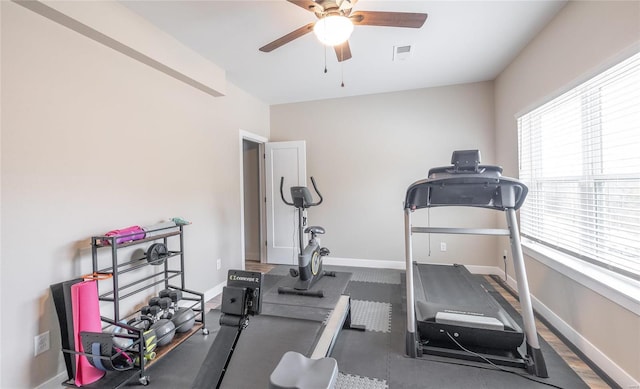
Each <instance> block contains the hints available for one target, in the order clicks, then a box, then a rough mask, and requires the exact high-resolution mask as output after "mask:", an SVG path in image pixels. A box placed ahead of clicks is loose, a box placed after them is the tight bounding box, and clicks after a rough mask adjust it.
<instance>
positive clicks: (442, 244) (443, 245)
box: [440, 242, 447, 251]
mask: <svg viewBox="0 0 640 389" xmlns="http://www.w3.org/2000/svg"><path fill="white" fill-rule="evenodd" d="M440 251H447V242H440Z"/></svg>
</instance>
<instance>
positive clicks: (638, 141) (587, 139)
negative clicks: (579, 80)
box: [518, 53, 640, 280]
mask: <svg viewBox="0 0 640 389" xmlns="http://www.w3.org/2000/svg"><path fill="white" fill-rule="evenodd" d="M518 137H519V138H518V139H519V145H518V146H519V147H518V148H519V157H520V179H521V180H522V181H523V182H524V183H525V184H526V185H527V186H528V187H529V195H528V197H527V201H526V202H525V204H524V205H523V207H522V208H521V211H520V220H521V231H522V235H523V236H525V237H527V238H529V239H531V240H534V241H537V242H539V243H542V244H544V245H547V246H550V247H553V248H555V249H557V250H560V251H563V252H565V253H568V254H571V255H573V256H575V257H578V258H580V259H583V260H586V261H589V262H592V263H595V264H597V265H600V266H603V267H605V268H607V269H610V270H613V271H616V272H618V273H622V274H624V275H626V276H629V277H632V278H634V279H638V280H640V53H638V54H636V55H634V56H633V57H631V58H629V59H627V60H625V61H623V62H622V63H619V64H618V65H616V66H614V67H612V68H610V69H609V70H606V71H605V72H603V73H601V74H599V75H598V76H596V77H594V78H592V79H591V80H589V81H587V82H585V83H583V84H581V85H579V86H578V87H576V88H574V89H572V90H570V91H568V92H566V93H565V94H563V95H561V96H560V97H558V98H556V99H554V100H553V101H550V102H548V103H546V104H544V105H543V106H541V107H539V108H537V109H535V110H533V111H531V112H529V113H527V114H525V115H523V116H521V117H519V118H518Z"/></svg>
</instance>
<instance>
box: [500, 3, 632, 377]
mask: <svg viewBox="0 0 640 389" xmlns="http://www.w3.org/2000/svg"><path fill="white" fill-rule="evenodd" d="M639 47H640V3H639V2H637V1H625V2H613V1H592V2H582V1H576V2H569V3H568V5H567V6H566V7H565V8H564V9H563V10H562V11H560V13H559V14H558V15H557V17H556V18H555V19H554V20H553V21H552V22H551V23H550V24H549V25H548V26H547V27H546V28H545V29H544V30H543V31H542V32H541V33H540V34H539V35H538V36H537V37H536V38H535V39H534V40H533V41H532V42H531V43H530V44H529V45H528V47H527V48H526V49H525V50H523V51H522V52H521V53H520V54H519V55H518V57H517V58H516V59H515V60H514V61H513V63H512V64H511V65H510V66H508V67H507V68H506V69H505V70H504V71H503V72H502V74H501V75H500V76H499V77H498V78H497V80H496V82H495V101H496V102H495V109H496V152H497V159H498V160H499V161H501V162H502V163H504V165H505V171H506V172H508V173H510V174H517V171H518V154H517V152H518V149H517V147H518V146H517V125H516V119H515V117H516V115H517V114H518V113H524V112H526V110H528V109H532V108H534V107H535V106H536V105H539V104H542V103H544V102H546V101H548V99H550V98H552V97H554V96H557V95H559V94H560V93H561V92H563V91H566V90H567V89H569V88H571V87H573V86H576V85H577V84H579V83H580V82H581V81H585V80H586V79H587V78H588V77H589V76H593V75H594V74H596V73H597V72H598V71H601V70H603V69H604V68H606V67H608V66H611V65H613V64H614V63H616V62H617V61H619V60H621V59H623V58H624V57H625V56H628V55H630V54H631V53H633V52H636V51H637V50H638V48H639ZM527 268H528V270H529V278H530V286H531V292H532V293H533V294H534V295H535V296H536V297H537V298H538V299H539V300H540V301H541V302H542V303H543V304H544V305H546V306H547V307H548V308H550V309H551V310H552V311H553V312H554V313H555V314H556V315H558V316H559V318H560V319H561V320H563V321H564V322H566V324H568V325H569V326H570V327H571V328H573V329H574V330H576V331H577V332H578V333H579V334H580V335H582V336H583V337H584V338H585V339H586V340H587V341H588V342H590V343H591V344H592V345H593V346H594V347H595V348H597V349H598V350H600V351H601V352H602V353H604V354H605V356H606V357H607V358H609V359H610V361H611V362H613V364H617V365H618V366H619V367H621V368H622V369H623V370H625V371H626V372H627V373H628V374H629V375H631V376H632V377H633V378H634V379H635V380H636V381H640V351H638V345H640V317H638V315H637V314H634V313H632V312H630V311H628V310H626V309H624V308H623V307H621V306H619V305H616V304H615V303H613V302H611V301H610V300H607V299H606V298H603V297H602V296H601V295H598V294H596V293H595V292H593V291H592V290H590V289H587V288H585V287H584V286H582V285H580V284H578V283H576V282H575V281H573V280H572V279H570V278H568V277H566V276H563V275H561V274H559V273H558V272H556V271H554V270H552V269H550V268H548V267H546V266H544V265H542V264H541V263H540V262H538V261H536V260H534V259H532V258H527ZM586 349H588V348H586ZM608 373H609V374H612V375H615V374H616V373H615V371H614V370H609V371H608ZM619 382H620V381H619Z"/></svg>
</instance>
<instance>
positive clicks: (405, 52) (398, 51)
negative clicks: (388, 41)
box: [393, 45, 413, 61]
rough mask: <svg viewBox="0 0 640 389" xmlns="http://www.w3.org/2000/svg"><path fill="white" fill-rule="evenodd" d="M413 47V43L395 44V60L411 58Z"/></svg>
mask: <svg viewBox="0 0 640 389" xmlns="http://www.w3.org/2000/svg"><path fill="white" fill-rule="evenodd" d="M412 51H413V48H412V47H411V45H405V46H393V60H394V61H406V60H408V59H409V58H411V53H412Z"/></svg>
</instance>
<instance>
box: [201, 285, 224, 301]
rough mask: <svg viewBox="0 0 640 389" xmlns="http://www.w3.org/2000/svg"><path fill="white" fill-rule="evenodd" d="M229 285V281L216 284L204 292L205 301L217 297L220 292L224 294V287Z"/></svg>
mask: <svg viewBox="0 0 640 389" xmlns="http://www.w3.org/2000/svg"><path fill="white" fill-rule="evenodd" d="M225 286H227V282H226V281H225V282H221V283H220V284H218V285H216V286H214V287H213V288H211V289H209V290H207V291H205V292H204V301H205V302H207V301H209V300H211V299H212V298H214V297H216V296H217V295H219V294H222V288H224V287H225Z"/></svg>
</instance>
